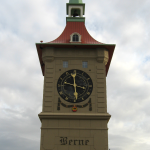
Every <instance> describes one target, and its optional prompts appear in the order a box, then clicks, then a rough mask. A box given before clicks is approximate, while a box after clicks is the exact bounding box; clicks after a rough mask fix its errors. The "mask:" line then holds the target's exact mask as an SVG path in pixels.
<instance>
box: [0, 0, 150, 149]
mask: <svg viewBox="0 0 150 150" xmlns="http://www.w3.org/2000/svg"><path fill="white" fill-rule="evenodd" d="M67 2H69V0H0V150H39V149H40V126H41V123H40V120H39V118H38V113H40V112H41V110H42V108H41V107H42V92H43V76H42V72H41V69H40V64H39V60H38V55H37V50H36V47H35V43H39V42H40V41H41V40H43V41H44V42H49V41H52V40H54V39H55V38H57V37H58V36H59V35H60V34H61V33H62V31H63V30H64V28H65V25H66V3H67ZM83 2H84V3H86V8H85V17H86V21H85V25H86V27H87V30H88V31H89V33H90V34H91V35H92V36H93V37H94V38H95V39H96V40H98V41H100V42H102V43H106V44H116V48H115V52H114V55H113V58H112V62H111V65H110V69H109V72H108V76H107V99H108V112H109V113H110V114H111V115H112V117H111V119H110V121H109V124H108V126H109V130H108V132H109V148H110V149H111V150H150V0H126V1H124V0H83Z"/></svg>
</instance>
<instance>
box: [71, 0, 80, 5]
mask: <svg viewBox="0 0 150 150" xmlns="http://www.w3.org/2000/svg"><path fill="white" fill-rule="evenodd" d="M69 3H80V4H81V3H82V0H69Z"/></svg>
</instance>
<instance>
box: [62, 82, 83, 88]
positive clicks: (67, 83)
mask: <svg viewBox="0 0 150 150" xmlns="http://www.w3.org/2000/svg"><path fill="white" fill-rule="evenodd" d="M64 83H65V84H69V85H73V86H74V84H70V83H67V82H64ZM76 87H79V88H82V89H85V87H82V86H78V85H76Z"/></svg>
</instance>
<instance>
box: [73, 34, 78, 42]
mask: <svg viewBox="0 0 150 150" xmlns="http://www.w3.org/2000/svg"><path fill="white" fill-rule="evenodd" d="M72 41H73V42H79V36H78V35H77V34H74V35H73V40H72Z"/></svg>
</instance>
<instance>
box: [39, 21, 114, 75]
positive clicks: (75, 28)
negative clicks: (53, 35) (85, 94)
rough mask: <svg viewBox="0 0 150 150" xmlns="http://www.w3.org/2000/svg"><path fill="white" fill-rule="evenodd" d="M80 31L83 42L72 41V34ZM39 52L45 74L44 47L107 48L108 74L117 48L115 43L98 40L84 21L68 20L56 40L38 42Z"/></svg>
mask: <svg viewBox="0 0 150 150" xmlns="http://www.w3.org/2000/svg"><path fill="white" fill-rule="evenodd" d="M75 32H77V33H79V34H80V35H81V44H80V42H77V43H70V35H71V34H72V33H75ZM36 47H37V52H38V55H39V61H40V64H41V69H42V73H43V75H44V70H45V64H44V62H43V60H42V49H44V48H45V47H55V48H74V47H76V48H106V49H107V50H108V52H109V60H108V63H107V65H106V75H107V73H108V70H109V66H110V63H111V59H112V56H113V52H114V49H115V45H114V44H104V43H100V42H98V41H96V40H95V39H94V38H92V37H91V35H90V34H89V33H88V31H87V29H86V27H85V24H84V22H67V25H66V27H65V29H64V31H63V33H62V34H61V35H60V36H59V37H58V38H57V39H55V40H54V41H51V42H48V43H36Z"/></svg>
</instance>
